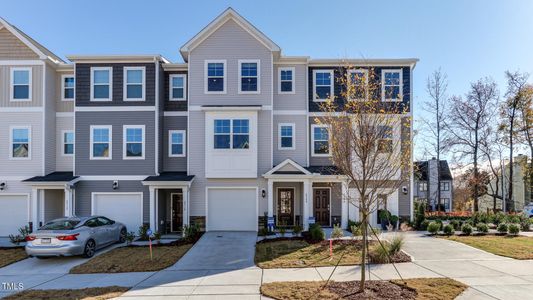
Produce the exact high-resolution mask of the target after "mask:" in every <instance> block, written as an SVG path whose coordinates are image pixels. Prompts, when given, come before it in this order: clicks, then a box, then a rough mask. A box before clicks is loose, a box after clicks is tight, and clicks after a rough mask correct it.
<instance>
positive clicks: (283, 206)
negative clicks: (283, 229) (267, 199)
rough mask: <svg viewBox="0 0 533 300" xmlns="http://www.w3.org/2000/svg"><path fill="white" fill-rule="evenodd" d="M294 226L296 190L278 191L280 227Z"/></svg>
mask: <svg viewBox="0 0 533 300" xmlns="http://www.w3.org/2000/svg"><path fill="white" fill-rule="evenodd" d="M293 225H294V190H293V189H278V226H293Z"/></svg>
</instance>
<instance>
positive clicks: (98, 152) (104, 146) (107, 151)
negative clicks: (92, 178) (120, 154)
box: [90, 125, 113, 159]
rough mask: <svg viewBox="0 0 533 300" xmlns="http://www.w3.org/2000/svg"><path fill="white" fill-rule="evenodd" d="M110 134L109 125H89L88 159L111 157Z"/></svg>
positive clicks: (110, 128)
mask: <svg viewBox="0 0 533 300" xmlns="http://www.w3.org/2000/svg"><path fill="white" fill-rule="evenodd" d="M112 134H113V133H112V127H111V126H110V125H92V126H91V149H90V159H112V153H113V152H112V150H113V144H112V141H113V139H112Z"/></svg>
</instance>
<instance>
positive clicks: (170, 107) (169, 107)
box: [163, 71, 189, 111]
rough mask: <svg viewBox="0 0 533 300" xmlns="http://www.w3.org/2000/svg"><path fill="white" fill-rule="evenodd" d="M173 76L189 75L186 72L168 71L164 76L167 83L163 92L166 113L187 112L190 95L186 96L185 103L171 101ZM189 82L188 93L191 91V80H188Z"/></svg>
mask: <svg viewBox="0 0 533 300" xmlns="http://www.w3.org/2000/svg"><path fill="white" fill-rule="evenodd" d="M171 74H187V72H184V71H167V72H165V73H164V75H163V77H164V78H163V80H164V82H165V85H164V87H165V89H164V91H163V99H165V111H187V103H188V97H187V96H188V95H187V94H185V95H186V96H185V99H186V100H185V101H170V100H169V98H170V97H169V96H170V75H171ZM186 82H187V88H186V91H188V90H189V87H188V86H189V78H187V80H186Z"/></svg>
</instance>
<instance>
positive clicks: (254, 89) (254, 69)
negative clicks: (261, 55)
mask: <svg viewBox="0 0 533 300" xmlns="http://www.w3.org/2000/svg"><path fill="white" fill-rule="evenodd" d="M239 70H240V71H239V93H242V94H257V93H259V92H260V87H259V60H239Z"/></svg>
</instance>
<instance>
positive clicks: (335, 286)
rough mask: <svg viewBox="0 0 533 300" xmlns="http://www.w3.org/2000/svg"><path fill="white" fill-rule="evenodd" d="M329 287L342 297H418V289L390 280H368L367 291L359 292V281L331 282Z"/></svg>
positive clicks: (355, 299)
mask: <svg viewBox="0 0 533 300" xmlns="http://www.w3.org/2000/svg"><path fill="white" fill-rule="evenodd" d="M327 289H328V290H329V291H331V292H332V293H335V294H337V295H340V296H341V297H342V299H349V300H360V299H383V300H389V299H390V300H396V299H404V300H410V299H416V295H417V293H416V291H415V290H414V289H411V288H409V287H402V286H399V285H397V284H394V283H391V282H389V281H367V282H366V283H365V292H364V293H359V292H358V291H359V282H358V281H345V282H331V283H329V284H328V286H327Z"/></svg>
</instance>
